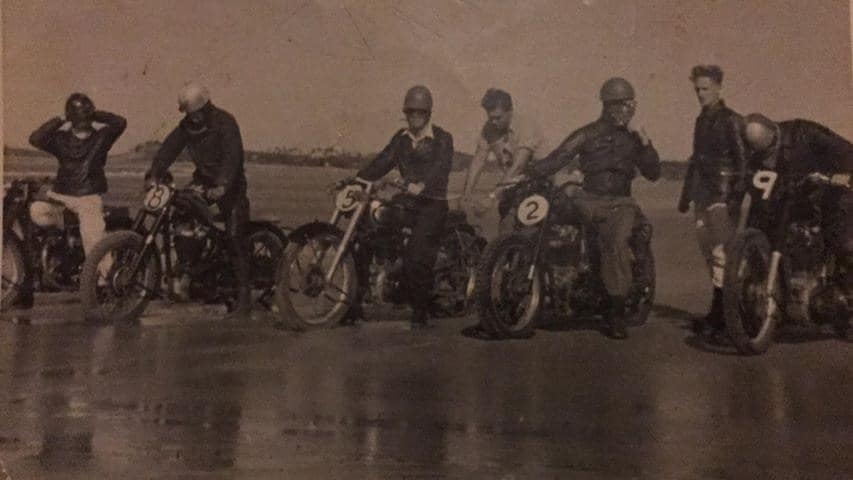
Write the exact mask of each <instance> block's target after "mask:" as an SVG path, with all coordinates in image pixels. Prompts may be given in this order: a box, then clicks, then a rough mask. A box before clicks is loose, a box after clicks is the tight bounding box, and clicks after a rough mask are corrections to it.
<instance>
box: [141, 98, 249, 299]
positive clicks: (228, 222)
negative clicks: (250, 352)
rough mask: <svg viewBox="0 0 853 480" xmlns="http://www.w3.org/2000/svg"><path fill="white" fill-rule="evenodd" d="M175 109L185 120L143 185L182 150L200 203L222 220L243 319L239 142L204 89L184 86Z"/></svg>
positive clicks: (243, 188) (244, 218) (245, 291)
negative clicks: (191, 166) (212, 206)
mask: <svg viewBox="0 0 853 480" xmlns="http://www.w3.org/2000/svg"><path fill="white" fill-rule="evenodd" d="M178 109H179V110H180V111H181V112H183V113H184V114H185V116H184V118H183V119H182V120H181V122H180V123H179V124H178V126H177V127H176V128H175V129H174V130H172V132H171V133H170V134H169V135H168V136H167V137H166V139H165V140H164V141H163V145H162V146H161V147H160V150H159V151H158V152H157V154H156V155H155V156H154V161H153V163H152V165H151V168H150V170H149V171H148V173H146V174H145V178H146V182H149V181H153V180H159V179H162V178H163V176H164V175H165V174H166V172H167V171H168V169H169V166H171V165H172V163H173V162H174V161H175V159H176V158H177V157H178V155H179V154H180V153H181V152H182V151H183V150H184V149H185V148H187V149H188V150H189V154H190V158H191V159H192V161H193V163H194V164H195V167H196V168H195V171H194V172H193V179H192V183H193V185H194V186H197V187H198V188H199V189H200V190H201V191H202V192H203V196H204V198H205V199H206V200H207V201H208V202H210V203H215V204H216V205H217V206H218V207H219V211H220V212H221V213H222V215H223V216H224V217H225V229H226V231H227V233H228V237H229V245H230V249H231V251H232V259H233V262H234V270H235V273H236V280H237V288H238V298H237V306H236V309H235V311H234V314H235V315H237V316H248V315H249V314H250V313H251V309H252V300H251V286H250V285H251V284H250V271H249V269H250V266H249V246H248V242H247V241H246V237H247V235H246V226H247V223H248V221H249V198H248V196H247V183H246V175H245V173H244V171H243V155H244V152H243V140H242V138H241V136H240V128H239V127H238V125H237V121H236V120H235V119H234V117H233V116H232V115H231V114H230V113H228V112H226V111H225V110H222V109H220V108H218V107H216V106H214V105H213V103H212V102H211V100H210V92H209V91H208V89H207V88H206V87H204V86H201V85H199V84H196V83H188V84H186V85H185V86H184V88H183V89H182V90H181V93H180V95H179V96H178Z"/></svg>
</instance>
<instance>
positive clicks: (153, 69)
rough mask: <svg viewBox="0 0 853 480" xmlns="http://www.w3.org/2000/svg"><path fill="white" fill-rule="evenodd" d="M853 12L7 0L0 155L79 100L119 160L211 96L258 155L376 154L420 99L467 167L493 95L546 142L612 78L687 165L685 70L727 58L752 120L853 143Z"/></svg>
mask: <svg viewBox="0 0 853 480" xmlns="http://www.w3.org/2000/svg"><path fill="white" fill-rule="evenodd" d="M850 4H851V2H850V0H810V1H808V2H806V1H801V0H762V1H758V0H753V1H729V0H692V1H677V0H649V1H642V2H640V1H636V2H634V1H628V0H624V1H621V0H612V1H611V0H527V1H523V2H522V1H518V2H509V1H496V0H495V1H492V0H435V1H426V0H421V1H409V0H403V1H383V0H373V1H367V0H362V1H344V0H307V1H306V0H288V1H268V0H251V1H236V0H235V1H223V0H206V1H196V0H145V1H129V0H86V1H84V0H77V1H75V0H69V1H58V0H56V1H35V0H3V2H2V30H3V79H2V80H3V82H2V83H3V100H4V101H3V115H4V124H3V125H4V127H3V129H4V132H3V133H4V141H5V143H6V144H7V145H12V146H24V145H26V142H27V137H28V135H29V133H30V132H31V131H32V130H33V129H35V128H36V127H37V126H38V125H39V124H40V123H41V122H43V121H45V120H46V119H48V118H50V117H52V116H54V115H57V114H59V113H61V109H62V108H63V104H64V100H65V98H66V97H67V96H68V95H69V94H70V93H71V92H73V91H77V90H80V91H83V92H86V93H88V94H89V95H90V96H91V97H92V98H93V100H94V101H95V103H96V105H97V106H98V107H99V108H104V109H107V110H112V111H115V112H117V113H120V114H122V115H124V116H125V117H127V119H128V122H129V125H128V130H127V131H126V133H125V134H124V136H123V137H122V138H121V139H120V140H119V141H118V143H117V144H116V146H115V147H114V151H118V152H120V151H125V150H129V149H131V148H133V146H135V145H136V144H138V143H140V142H144V141H148V140H158V139H162V138H163V137H165V135H166V134H167V133H168V132H169V131H170V130H171V129H172V128H173V127H174V126H175V125H176V123H177V122H178V121H179V120H180V113H179V112H178V110H177V103H176V98H177V93H178V91H179V89H180V87H181V86H182V85H183V84H184V83H185V82H186V81H189V80H200V81H202V82H203V83H205V84H207V85H208V86H209V88H210V90H211V92H212V95H213V102H214V103H215V104H217V105H219V106H221V107H223V108H225V109H226V110H228V111H230V112H232V113H233V114H234V115H235V116H236V118H237V120H238V122H239V124H240V127H241V131H242V135H243V140H244V144H245V145H246V147H247V148H249V149H258V150H266V149H272V148H275V147H299V148H302V149H304V150H310V149H311V148H312V147H326V146H338V147H340V148H343V149H345V150H349V151H361V152H372V151H377V150H379V149H381V148H382V147H383V146H384V144H385V143H386V142H387V141H388V139H389V138H390V137H391V135H392V134H393V133H394V131H395V130H396V129H397V128H400V127H401V126H402V125H403V119H402V114H401V113H400V109H401V104H402V98H403V95H404V93H405V91H406V89H407V88H408V87H410V86H412V85H414V84H425V85H427V86H428V87H429V88H430V89H432V92H433V95H434V98H435V108H434V113H433V122H434V123H435V124H437V125H440V126H442V127H444V128H445V129H447V130H449V131H450V132H451V133H452V134H453V135H454V138H455V145H456V149H457V150H461V151H466V152H471V151H472V150H473V148H474V146H475V141H476V136H477V133H478V132H479V129H480V127H481V126H482V123H483V121H484V119H485V113H484V112H483V110H482V109H481V108H480V106H479V101H480V98H481V97H482V95H483V93H484V91H485V90H486V89H487V88H489V87H498V88H503V89H505V90H507V91H508V92H510V93H511V94H512V95H513V99H514V103H515V106H516V110H518V111H520V112H523V113H524V116H526V117H531V118H533V119H535V120H536V121H537V122H538V123H539V124H540V126H541V127H542V129H543V131H544V134H545V136H546V138H547V139H548V141H549V143H550V144H551V145H556V144H557V143H558V142H559V141H560V140H561V139H562V138H564V137H565V136H566V135H568V134H569V133H571V131H572V130H574V129H575V128H578V127H580V126H582V125H584V124H585V123H588V122H589V121H592V120H594V119H595V118H596V117H597V116H598V114H599V112H600V104H599V102H598V100H597V92H598V88H599V86H600V85H601V83H602V82H603V81H604V80H606V79H607V78H608V77H610V76H623V77H625V78H627V79H628V80H630V81H631V82H632V83H633V84H634V86H635V87H636V90H637V95H638V96H637V99H638V103H639V105H638V112H637V117H638V118H637V120H638V121H639V122H640V123H642V124H643V125H644V126H645V128H646V130H647V132H648V133H649V135H650V136H651V137H652V139H653V141H654V143H655V145H656V146H657V147H658V149H659V151H660V152H661V155H662V156H663V157H664V158H668V159H676V160H678V159H685V158H686V157H687V156H689V154H690V148H691V144H692V132H693V122H694V120H695V117H696V115H697V114H698V104H697V102H696V99H695V96H694V93H693V90H692V86H691V84H690V82H689V81H688V78H687V77H688V75H689V71H690V68H691V67H692V66H693V65H694V64H697V63H717V64H719V65H721V66H722V67H723V69H724V70H725V73H726V75H725V80H724V96H725V98H726V101H727V103H728V104H729V105H730V106H732V107H733V108H735V109H736V110H738V111H740V112H742V113H749V112H752V111H761V112H763V113H765V114H767V115H768V116H770V117H771V118H774V119H779V120H781V119H787V118H794V117H799V118H809V119H812V120H816V121H819V122H821V123H824V124H825V125H827V126H829V127H830V128H832V129H834V130H836V131H838V132H839V133H841V134H842V135H844V136H846V137H847V138H849V139H853V67H851V46H850V42H851V27H850V22H851V17H853V15H851V13H850Z"/></svg>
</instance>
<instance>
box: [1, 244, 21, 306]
mask: <svg viewBox="0 0 853 480" xmlns="http://www.w3.org/2000/svg"><path fill="white" fill-rule="evenodd" d="M2 262H3V263H2V270H3V278H2V284H0V295H2V303H0V310H8V309H10V308H12V306H13V305H15V302H17V301H18V299H19V298H21V287H22V286H23V283H24V276H25V275H26V274H27V273H26V271H27V270H26V264H25V263H24V253H23V251H22V249H21V243H20V241H19V240H18V239H17V238H15V237H13V236H11V235H6V236H4V237H3V260H2Z"/></svg>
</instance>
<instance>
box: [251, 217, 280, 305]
mask: <svg viewBox="0 0 853 480" xmlns="http://www.w3.org/2000/svg"><path fill="white" fill-rule="evenodd" d="M249 245H250V246H251V252H252V254H251V257H250V258H249V261H250V262H251V272H252V289H253V290H254V291H255V292H254V296H256V297H257V301H258V302H259V303H261V304H263V305H264V306H265V307H267V308H270V307H271V306H272V296H273V291H274V289H275V271H276V268H277V267H278V264H279V262H281V256H282V254H283V253H284V245H285V241H283V240H282V238H281V237H279V235H277V234H276V232H274V231H272V230H270V229H268V228H259V229H257V230H255V231H253V232H252V233H251V234H249Z"/></svg>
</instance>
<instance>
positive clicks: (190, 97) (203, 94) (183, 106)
mask: <svg viewBox="0 0 853 480" xmlns="http://www.w3.org/2000/svg"><path fill="white" fill-rule="evenodd" d="M209 101H210V91H209V90H208V89H207V87H205V86H203V85H199V84H198V83H193V82H190V83H187V84H186V85H184V88H182V89H181V93H180V94H179V95H178V110H180V111H182V112H184V113H193V112H196V111H198V110H200V109H201V107H203V106H205V105H207V102H209Z"/></svg>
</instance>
